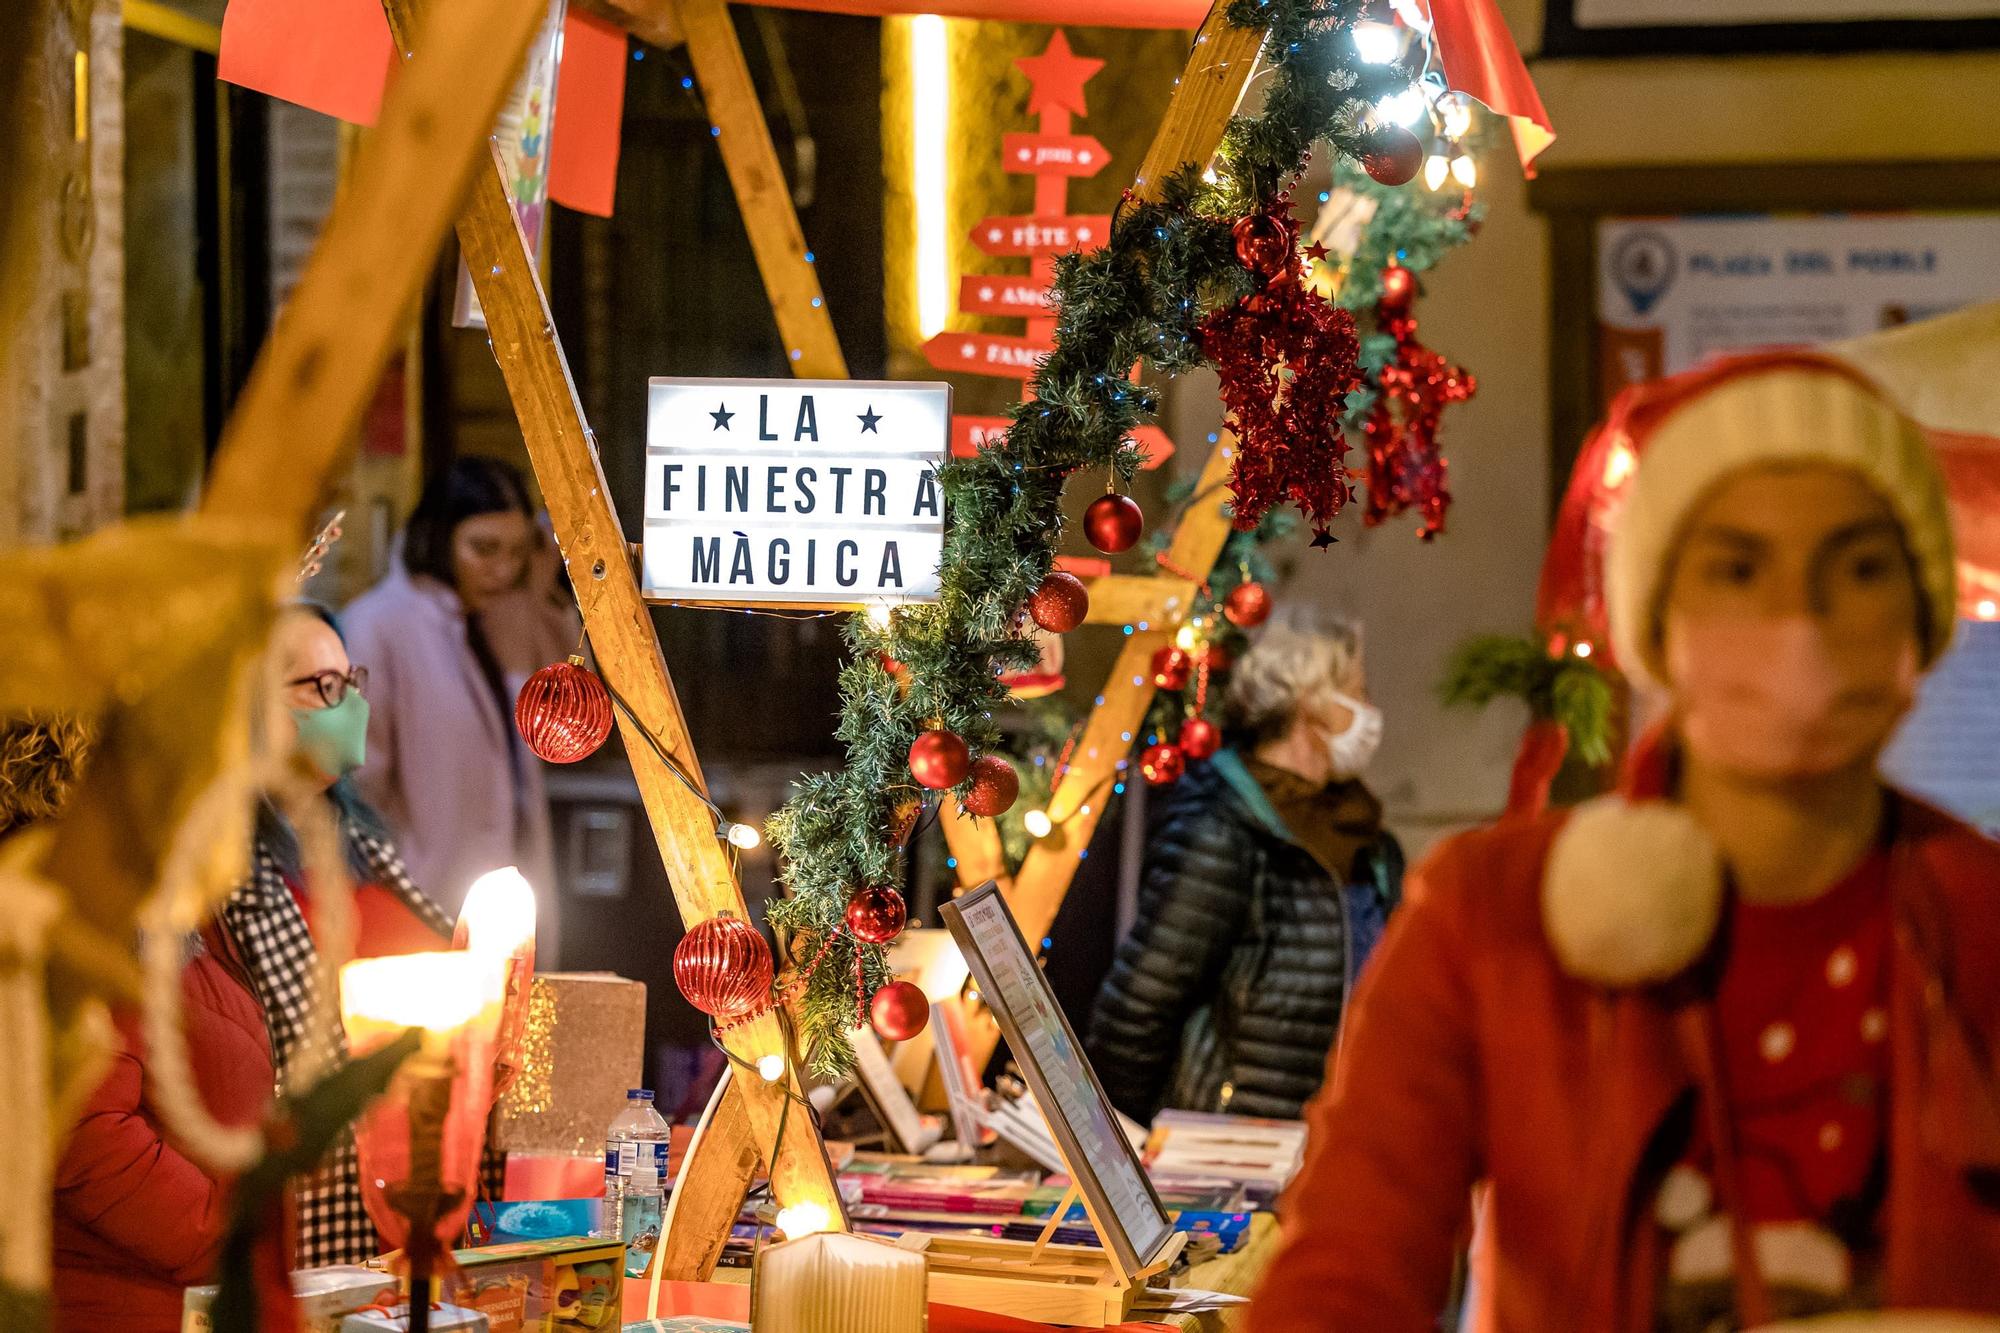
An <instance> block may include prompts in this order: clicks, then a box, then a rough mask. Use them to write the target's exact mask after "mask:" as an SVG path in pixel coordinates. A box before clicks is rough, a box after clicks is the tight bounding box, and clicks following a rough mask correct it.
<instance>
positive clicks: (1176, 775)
mask: <svg viewBox="0 0 2000 1333" xmlns="http://www.w3.org/2000/svg"><path fill="white" fill-rule="evenodd" d="M1185 772H1187V758H1186V756H1184V755H1182V754H1181V751H1180V747H1179V746H1177V745H1167V744H1160V745H1149V746H1147V747H1146V751H1145V753H1144V754H1141V755H1140V756H1139V773H1140V775H1141V776H1143V777H1144V778H1145V779H1146V781H1148V782H1150V783H1152V784H1153V785H1154V786H1155V787H1164V786H1166V785H1167V784H1168V783H1172V782H1179V781H1180V779H1181V774H1183V773H1185Z"/></svg>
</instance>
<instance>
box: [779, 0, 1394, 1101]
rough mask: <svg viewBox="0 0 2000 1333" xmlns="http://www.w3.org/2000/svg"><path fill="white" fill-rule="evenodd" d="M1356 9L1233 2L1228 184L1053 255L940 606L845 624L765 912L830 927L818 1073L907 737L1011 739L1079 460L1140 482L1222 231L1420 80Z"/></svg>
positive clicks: (1220, 173)
mask: <svg viewBox="0 0 2000 1333" xmlns="http://www.w3.org/2000/svg"><path fill="white" fill-rule="evenodd" d="M1361 10H1362V5H1361V4H1360V3H1358V2H1357V0H1236V3H1234V4H1233V5H1231V7H1230V10H1229V15H1228V17H1229V21H1230V22H1231V23H1233V24H1235V25H1236V26H1238V27H1241V28H1248V29H1253V30H1259V31H1265V32H1267V33H1268V38H1267V41H1266V44H1265V48H1264V50H1265V56H1266V58H1267V59H1268V60H1269V61H1270V62H1271V65H1272V75H1271V78H1270V82H1269V84H1268V85H1267V89H1266V96H1265V101H1264V107H1263V110H1262V112H1261V113H1260V114H1258V115H1256V116H1238V117H1236V118H1235V119H1234V120H1232V121H1231V122H1230V124H1229V127H1228V129H1227V131H1226V132H1225V134H1224V137H1223V142H1222V147H1221V150H1220V164H1219V166H1218V170H1217V173H1216V174H1217V180H1216V181H1215V182H1213V183H1204V182H1203V180H1202V175H1201V167H1200V164H1185V165H1183V166H1182V167H1181V168H1180V169H1179V170H1178V171H1177V172H1175V174H1174V175H1173V176H1172V177H1171V178H1170V179H1169V180H1168V181H1167V182H1166V183H1165V186H1164V188H1163V190H1162V192H1161V196H1160V198H1158V199H1157V200H1153V201H1147V202H1138V201H1131V202H1128V203H1127V204H1126V205H1125V207H1124V208H1123V209H1122V210H1121V211H1120V213H1119V214H1118V217H1117V219H1116V221H1115V222H1114V224H1113V227H1112V234H1111V243H1110V245H1109V246H1108V247H1106V248H1105V249H1102V250H1098V251H1095V252H1092V253H1090V254H1072V255H1067V256H1064V257H1063V258H1062V259H1061V260H1060V261H1059V262H1058V264H1057V269H1056V279H1055V289H1054V294H1055V303H1056V310H1057V325H1056V337H1055V349H1054V350H1053V351H1052V352H1051V353H1050V354H1049V355H1048V357H1047V358H1046V359H1045V360H1044V361H1043V362H1042V364H1041V366H1040V367H1039V369H1038V370H1037V372H1036V375H1035V378H1034V397H1033V401H1030V402H1026V403H1022V404H1020V405H1018V406H1017V407H1015V408H1014V409H1013V413H1012V415H1013V423H1012V425H1011V427H1010V428H1009V430H1008V432H1007V435H1006V437H1005V438H1004V439H1003V440H1001V441H999V442H997V443H996V444H994V445H991V446H989V447H988V448H986V449H984V450H983V451H981V452H980V453H979V454H978V455H977V456H976V457H973V458H968V459H962V460H955V461H953V462H951V463H949V464H947V465H946V466H945V467H944V468H943V469H941V471H940V474H939V480H940V482H941V484H942V485H943V488H944V494H945V497H946V502H947V504H948V505H949V507H950V513H951V524H950V527H949V529H948V530H947V532H946V535H945V545H944V557H943V565H942V570H941V587H940V593H939V598H938V601H937V602H936V603H935V604H931V605H926V606H918V607H912V608H909V609H906V610H904V611H901V612H899V613H898V614H897V616H896V618H895V620H894V622H893V625H892V626H891V627H890V628H888V629H883V628H878V627H876V626H874V625H872V624H871V623H870V622H869V621H868V620H867V618H866V617H862V616H854V617H851V618H850V619H849V621H848V626H847V641H848V645H849V646H850V648H852V650H853V654H854V657H853V660H852V661H851V662H850V663H849V664H848V665H847V667H846V668H845V669H844V670H843V671H842V672H841V677H840V688H841V695H842V701H843V704H842V712H841V720H840V725H839V727H838V729H837V731H836V735H837V736H838V737H839V738H840V740H841V742H842V743H843V744H844V745H845V747H846V749H847V764H846V766H845V767H844V768H842V769H840V770H838V771H836V772H831V773H823V774H818V775H814V776H811V777H808V778H806V779H805V780H804V781H803V782H802V783H801V784H800V786H799V788H798V790H797V792H796V794H795V795H794V797H793V799H792V800H791V801H790V802H789V803H788V804H787V805H786V806H785V808H784V809H782V810H780V811H779V812H778V813H777V814H776V815H775V816H773V818H772V820H771V823H770V827H769V835H770V839H771V842H772V845H773V846H774V848H775V849H776V851H777V853H778V855H779V857H780V860H781V871H782V875H783V877H784V880H785V882H786V884H787V885H788V888H789V896H788V897H786V898H784V899H781V900H779V901H776V902H774V903H772V904H771V906H770V909H769V913H768V915H769V919H770V921H771V923H772V925H773V926H774V927H776V928H778V930H779V931H780V937H781V938H784V939H787V940H789V942H790V945H789V952H790V954H791V956H792V957H793V958H794V959H800V958H805V957H810V956H812V955H813V954H814V953H815V952H816V951H817V950H818V948H819V946H820V944H821V943H822V941H823V940H824V939H825V937H826V935H827V934H828V933H829V932H835V933H837V938H836V939H835V941H834V943H833V946H832V948H831V950H830V952H829V955H828V957H827V958H826V959H825V960H824V961H823V962H822V963H821V965H820V966H819V967H818V968H817V969H815V970H814V972H813V974H812V977H811V980H810V982H809V984H808V986H807V988H806V991H805V994H804V996H803V999H802V1003H801V1005H800V1007H799V1027H800V1037H801V1039H802V1041H803V1043H804V1046H805V1049H806V1051H807V1059H808V1062H809V1064H810V1065H811V1067H812V1068H813V1070H814V1071H815V1072H816V1073H820V1074H823V1075H834V1074H838V1073H841V1072H844V1071H845V1070H846V1069H847V1068H848V1067H849V1066H850V1065H851V1063H852V1060H853V1053H852V1051H851V1050H850V1048H849V1046H848V1044H847V1040H846V1037H845V1035H844V1033H845V1030H846V1029H847V1028H848V1027H849V1026H851V1025H852V1024H853V1022H854V1020H855V1017H856V1004H857V999H856V975H857V970H858V972H859V976H860V982H861V986H862V989H864V990H866V991H869V992H871V993H872V991H873V989H874V988H875V987H876V986H878V985H880V984H882V982H884V981H886V980H887V979H888V972H887V968H886V965H885V964H884V962H883V957H882V950H881V949H880V948H878V947H876V946H872V945H862V944H859V943H858V942H856V941H855V940H854V939H853V937H852V936H850V935H847V934H845V933H841V932H840V927H841V923H842V914H843V912H844V910H845V907H846V904H847V900H848V898H849V897H850V896H851V895H852V894H853V892H854V891H855V890H856V889H858V888H860V887H862V886H865V885H873V884H892V883H896V882H898V879H899V876H898V873H897V872H898V868H899V865H898V863H899V859H900V856H901V850H900V848H899V847H898V846H897V845H896V844H895V843H894V841H893V840H892V836H891V831H892V829H893V828H894V825H895V818H896V814H897V811H898V808H899V807H901V806H905V805H906V804H907V803H908V802H909V801H910V800H912V799H913V798H918V797H922V796H924V795H926V793H924V792H923V791H922V790H921V789H920V788H919V787H917V786H916V784H915V783H914V782H913V780H912V779H911V776H910V773H909V768H908V752H909V748H910V744H911V742H912V741H913V740H915V738H916V736H917V734H918V733H919V732H920V731H922V730H924V729H925V728H927V727H944V728H947V729H949V730H951V731H954V732H956V733H957V734H959V735H960V736H962V737H964V738H965V740H966V741H967V743H968V744H970V745H971V747H972V749H973V750H974V752H975V753H985V752H989V751H993V750H995V749H996V748H997V747H998V746H999V744H1000V739H1001V737H1000V730H999V728H998V726H997V725H996V724H995V722H994V720H993V715H994V712H995V711H996V710H997V709H999V708H1001V707H1002V706H1004V705H1005V704H1006V702H1007V694H1006V690H1005V688H1004V687H1003V686H1002V685H1001V684H1000V682H999V679H998V676H999V673H1000V672H1002V671H1009V670H1019V669H1024V668H1026V667H1028V666H1030V665H1032V664H1033V663H1034V662H1035V661H1036V658H1037V652H1036V648H1035V645H1034V643H1033V642H1032V640H1031V639H1030V638H1028V637H1027V636H1026V635H1025V634H1024V633H1023V632H1022V627H1021V624H1020V611H1021V607H1022V605H1023V603H1024V602H1025V601H1026V600H1027V598H1028V595H1029V594H1030V593H1031V592H1033V591H1034V589H1035V587H1036V586H1037V585H1038V584H1039V583H1040V582H1041V581H1042V579H1043V578H1044V577H1046V576H1047V574H1048V572H1049V570H1050V568H1051V565H1052V563H1053V561H1054V558H1055V553H1056V549H1057V546H1058V544H1059V542H1060V540H1061V535H1062V492H1063V485H1064V483H1065V481H1066V480H1067V479H1068V477H1069V476H1070V474H1071V473H1074V472H1079V471H1081V472H1084V473H1086V474H1089V475H1090V476H1091V478H1092V480H1093V481H1094V480H1095V478H1096V477H1097V476H1099V475H1105V474H1108V475H1110V476H1111V477H1114V478H1116V479H1117V480H1119V481H1120V482H1129V481H1130V480H1131V477H1132V475H1133V472H1134V471H1135V470H1136V468H1137V466H1138V463H1139V455H1138V451H1137V449H1136V448H1135V447H1134V446H1133V444H1132V443H1131V439H1130V437H1131V433H1132V431H1133V429H1134V428H1135V427H1136V426H1138V425H1139V424H1140V423H1141V422H1142V421H1143V420H1145V419H1146V418H1147V417H1149V416H1151V414H1152V413H1153V412H1154V410H1155V406H1156V405H1155V401H1154V395H1153V393H1152V391H1151V390H1149V389H1148V388H1146V387H1145V386H1144V385H1141V384H1134V383H1133V382H1132V381H1131V380H1130V379H1129V378H1128V377H1127V374H1128V372H1129V371H1130V369H1131V367H1132V366H1133V364H1134V363H1135V362H1140V361H1144V362H1146V363H1147V364H1149V365H1150V366H1152V367H1153V368H1154V369H1155V370H1158V371H1162V372H1165V373H1169V374H1173V373H1179V372H1181V371H1185V370H1189V369H1192V368H1194V367H1195V366H1198V365H1200V364H1202V363H1203V360H1204V358H1203V356H1202V353H1201V349H1200V345H1199V341H1198V338H1197V333H1196V330H1197V327H1198V326H1199V324H1200V322H1201V320H1202V319H1203V317H1204V316H1206V315H1207V314H1208V313H1209V312H1210V311H1211V310H1213V309H1215V308H1217V307H1218V306H1220V305H1223V304H1226V303H1228V302H1232V301H1235V300H1236V299H1238V298H1239V297H1241V296H1244V295H1246V294H1247V293H1248V292H1249V291H1250V290H1251V289H1252V279H1251V275H1250V273H1249V271H1248V270H1246V269H1245V268H1244V267H1243V266H1242V265H1241V264H1240V263H1239V262H1238V261H1237V258H1236V255H1235V249H1234V245H1233V242H1232V237H1231V227H1232V226H1233V225H1234V224H1235V222H1236V221H1237V219H1239V218H1241V217H1242V216H1244V215H1245V214H1247V213H1250V212H1252V211H1254V210H1258V209H1264V208H1269V207H1272V206H1273V205H1274V204H1275V203H1276V202H1277V201H1278V199H1279V198H1280V196H1281V194H1282V191H1283V190H1284V189H1285V187H1286V186H1287V185H1288V184H1289V183H1290V182H1291V181H1293V180H1294V179H1295V178H1296V177H1297V175H1298V173H1299V172H1300V170H1301V169H1302V168H1303V167H1304V165H1305V163H1306V160H1307V156H1308V154H1309V153H1310V151H1311V149H1312V147H1313V145H1314V143H1315V142H1316V141H1319V140H1322V139H1323V140H1327V141H1329V142H1330V143H1331V144H1332V146H1333V147H1334V149H1335V150H1337V151H1338V152H1341V153H1346V154H1349V155H1355V154H1356V153H1357V152H1358V149H1359V147H1360V144H1361V137H1362V120H1363V117H1364V115H1365V114H1366V111H1367V109H1368V107H1369V106H1370V105H1371V104H1372V103H1373V102H1374V101H1376V100H1377V99H1378V98H1379V97H1380V96H1381V95H1383V94H1384V93H1387V92H1390V91H1393V90H1395V89H1398V88H1401V87H1403V86H1406V85H1407V84H1408V83H1409V81H1410V77H1411V75H1410V71H1408V70H1407V69H1404V68H1401V67H1398V66H1376V65H1366V64H1363V63H1362V62H1361V61H1360V60H1359V58H1358V56H1357V53H1356V51H1355V48H1354V45H1353V41H1352V35H1351V34H1352V26H1353V23H1354V21H1355V20H1356V19H1357V17H1358V16H1359V15H1360V13H1361ZM885 653H888V654H891V655H893V656H894V658H895V659H896V660H898V661H900V662H902V663H903V664H904V665H905V666H906V667H907V668H908V671H907V677H906V681H907V688H905V684H904V683H899V682H898V681H897V680H896V679H894V678H892V677H891V675H890V674H889V672H888V671H887V670H886V669H885V668H884V667H883V665H882V660H881V659H882V656H883V654H885ZM857 951H858V954H859V956H858V958H857Z"/></svg>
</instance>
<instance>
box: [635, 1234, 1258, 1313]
mask: <svg viewBox="0 0 2000 1333" xmlns="http://www.w3.org/2000/svg"><path fill="white" fill-rule="evenodd" d="M1277 1245H1278V1225H1277V1219H1276V1218H1275V1217H1273V1216H1272V1215H1271V1214H1269V1213H1259V1214H1258V1215H1257V1216H1256V1217H1254V1218H1252V1219H1251V1221H1250V1234H1249V1235H1248V1236H1247V1237H1246V1238H1245V1239H1244V1241H1243V1244H1242V1245H1241V1246H1240V1247H1238V1249H1237V1250H1236V1252H1235V1253H1234V1254H1222V1255H1217V1256H1216V1257H1215V1258H1213V1259H1210V1260H1208V1261H1207V1262H1205V1263H1199V1264H1196V1265H1195V1266H1194V1267H1192V1268H1190V1269H1189V1270H1188V1273H1187V1285H1188V1286H1190V1287H1199V1288H1201V1289H1203V1290H1205V1291H1221V1292H1228V1293H1230V1294H1231V1295H1237V1296H1247V1295H1249V1294H1250V1289H1251V1287H1252V1286H1254V1285H1255V1283H1256V1281H1257V1279H1258V1277H1260V1276H1261V1275H1262V1274H1263V1271H1264V1267H1265V1265H1267V1264H1268V1263H1270V1261H1271V1255H1272V1253H1273V1252H1274V1251H1275V1250H1276V1249H1277ZM717 1276H718V1278H719V1279H721V1280H718V1281H715V1282H662V1283H661V1284H660V1314H661V1316H662V1317H667V1316H672V1315H706V1316H708V1317H709V1318H712V1319H734V1320H738V1321H743V1322H747V1321H748V1320H749V1318H750V1289H749V1287H748V1286H747V1285H746V1284H747V1283H748V1282H749V1276H750V1275H749V1273H748V1272H747V1271H746V1270H744V1269H740V1268H736V1269H721V1270H718V1274H717ZM731 1279H733V1280H731ZM646 1289H647V1284H646V1280H645V1279H644V1278H636V1277H635V1278H627V1279H626V1280H625V1320H626V1322H627V1323H638V1322H639V1321H640V1320H643V1319H644V1318H645V1317H646ZM1241 1323H1242V1307H1238V1308H1237V1309H1235V1310H1229V1311H1216V1312H1214V1313H1210V1314H1189V1315H1175V1316H1173V1317H1172V1318H1170V1319H1165V1320H1161V1321H1159V1322H1157V1323H1130V1324H1120V1325H1118V1326H1117V1328H1116V1329H1114V1330H1113V1331H1112V1333H1226V1330H1229V1329H1234V1328H1237V1327H1240V1326H1241ZM930 1327H931V1333H1044V1330H1048V1329H1051V1328H1052V1327H1053V1326H1052V1325H1049V1324H1038V1323H1034V1322H1032V1321H1030V1320H1026V1319H1015V1318H1013V1317H1012V1316H1010V1315H1005V1314H993V1313H990V1312H988V1311H984V1310H962V1309H959V1308H958V1307H956V1306H950V1305H933V1306H932V1307H931V1320H930Z"/></svg>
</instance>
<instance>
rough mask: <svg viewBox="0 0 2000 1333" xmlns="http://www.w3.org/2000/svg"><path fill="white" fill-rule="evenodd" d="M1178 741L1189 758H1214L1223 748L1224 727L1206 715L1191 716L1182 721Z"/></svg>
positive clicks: (1183, 752) (1182, 751)
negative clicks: (1217, 724) (1211, 720)
mask: <svg viewBox="0 0 2000 1333" xmlns="http://www.w3.org/2000/svg"><path fill="white" fill-rule="evenodd" d="M1177 743H1178V744H1179V745H1180V747H1181V753H1182V754H1183V755H1185V756H1187V757H1188V758H1189V759H1212V758H1214V757H1215V752H1216V751H1217V750H1220V749H1221V748H1222V728H1220V727H1218V726H1216V725H1215V724H1214V723H1213V722H1210V721H1209V720H1208V719H1207V718H1205V717H1191V718H1189V719H1188V720H1187V721H1185V722H1183V723H1181V734H1180V737H1179V738H1178V742H1177Z"/></svg>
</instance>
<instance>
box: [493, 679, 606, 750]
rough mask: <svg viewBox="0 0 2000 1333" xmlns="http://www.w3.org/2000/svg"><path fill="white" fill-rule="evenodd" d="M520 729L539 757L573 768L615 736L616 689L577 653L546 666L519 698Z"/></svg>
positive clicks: (517, 721)
mask: <svg viewBox="0 0 2000 1333" xmlns="http://www.w3.org/2000/svg"><path fill="white" fill-rule="evenodd" d="M514 726H515V729H516V730H518V731H519V732H520V733H521V739H522V740H524V741H526V742H527V743H528V748H529V749H530V750H532V751H534V753H535V757H536V758H538V759H546V760H548V761H549V762H550V763H552V764H573V763H575V762H576V761H577V760H579V759H587V758H589V757H590V756H591V755H593V754H596V753H597V747H598V746H600V745H602V744H604V739H605V737H607V736H609V735H610V734H611V691H609V690H607V689H605V688H604V682H603V681H601V680H599V679H598V678H597V673H596V672H594V671H592V670H591V669H590V668H589V667H587V666H585V665H584V664H583V659H582V658H581V657H576V656H574V655H572V656H571V657H570V659H569V661H567V662H554V663H551V664H550V665H548V666H545V667H543V668H542V669H541V670H540V671H537V672H536V673H535V674H534V675H532V676H530V677H528V679H527V680H526V681H525V682H523V683H522V685H521V692H520V694H518V695H516V696H515V698H514Z"/></svg>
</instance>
